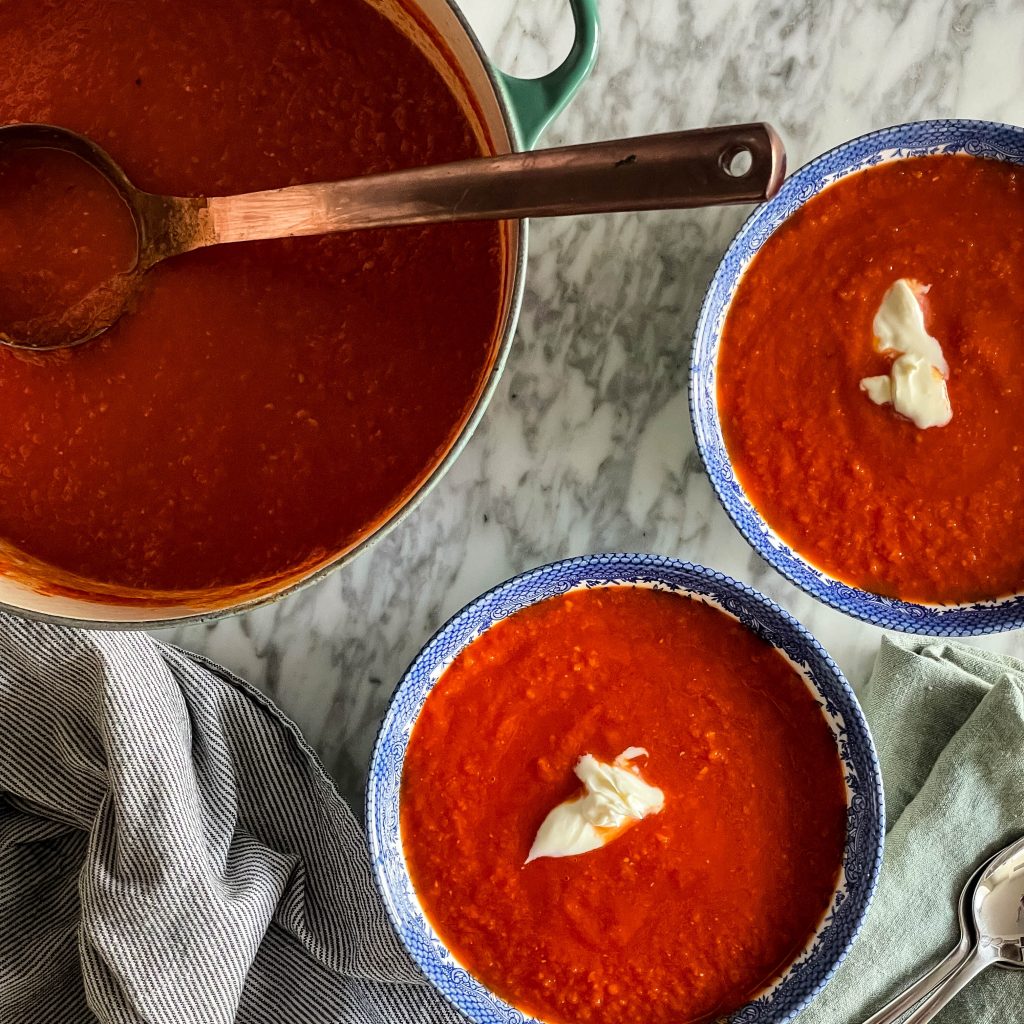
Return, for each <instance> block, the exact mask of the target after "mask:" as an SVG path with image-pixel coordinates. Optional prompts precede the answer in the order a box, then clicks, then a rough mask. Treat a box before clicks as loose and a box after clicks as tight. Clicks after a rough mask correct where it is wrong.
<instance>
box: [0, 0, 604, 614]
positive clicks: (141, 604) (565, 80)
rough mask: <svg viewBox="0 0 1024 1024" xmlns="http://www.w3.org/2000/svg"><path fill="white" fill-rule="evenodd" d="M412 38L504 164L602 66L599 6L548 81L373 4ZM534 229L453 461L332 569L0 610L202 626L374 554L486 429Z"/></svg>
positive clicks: (448, 26) (38, 598)
mask: <svg viewBox="0 0 1024 1024" xmlns="http://www.w3.org/2000/svg"><path fill="white" fill-rule="evenodd" d="M368 2H370V3H371V4H372V5H373V6H374V7H376V8H378V9H379V10H380V11H381V13H382V14H384V15H385V16H386V17H387V18H389V19H390V20H391V21H392V22H394V23H395V24H396V25H397V27H398V28H399V29H400V30H401V31H402V32H403V33H404V34H405V35H407V36H408V37H410V38H411V39H412V40H413V41H414V42H415V43H416V44H417V45H418V46H419V47H420V49H421V50H423V51H424V52H425V53H426V55H427V56H428V57H429V58H430V60H431V62H432V63H433V64H434V66H435V67H436V68H437V69H438V70H439V71H440V72H441V73H442V75H443V76H444V77H445V79H446V81H447V82H448V84H449V86H450V88H451V89H452V91H453V92H454V93H455V95H456V96H457V98H458V99H459V102H460V103H461V105H462V107H463V109H464V110H465V111H466V112H467V114H468V115H469V116H470V120H471V122H472V123H473V124H474V127H475V129H476V130H477V132H478V134H479V135H480V137H481V139H482V140H483V141H484V143H485V147H486V148H489V149H491V150H492V151H493V152H494V153H496V154H501V153H511V152H517V151H522V150H528V149H532V148H533V147H534V146H535V145H536V143H537V140H538V139H539V138H540V136H541V133H542V132H543V131H544V129H545V128H546V127H547V126H548V125H549V124H550V123H551V121H552V120H553V119H554V118H555V117H556V116H557V115H558V113H559V112H560V111H561V110H562V109H563V108H564V107H565V105H566V104H567V103H568V102H569V101H570V100H571V99H572V97H573V96H574V95H575V93H576V91H577V90H578V89H579V87H580V86H581V85H582V84H583V82H584V80H585V79H586V77H587V75H588V74H589V72H590V70H591V68H592V67H593V65H594V60H595V58H596V56H597V37H598V20H597V0H567V2H568V3H569V5H570V7H571V9H572V15H573V20H574V22H575V36H574V39H573V43H572V47H571V49H570V50H569V53H568V55H567V56H566V57H565V59H564V60H563V61H562V62H561V63H560V64H559V65H558V67H556V68H555V69H554V70H553V71H551V72H550V73H549V74H546V75H542V76H541V77H540V78H534V79H525V78H515V77H513V76H512V75H508V74H506V73H505V72H503V71H501V70H499V69H498V68H496V67H495V66H494V65H493V63H492V62H491V61H490V59H489V58H488V56H487V54H486V53H485V52H484V49H483V47H482V46H481V45H480V42H479V40H478V39H477V38H476V36H475V34H474V33H473V30H472V29H471V28H470V27H469V24H468V23H467V21H466V19H465V16H464V15H463V14H462V12H461V11H460V10H459V9H458V7H457V6H456V5H455V3H454V2H453V0H399V2H396V0H368ZM526 246H527V224H526V221H513V222H509V223H508V225H507V234H506V257H505V278H504V287H503V299H502V309H501V312H500V321H499V322H500V328H499V331H498V335H497V343H496V345H495V348H494V356H493V360H492V363H491V367H490V372H489V373H488V376H487V380H486V382H485V384H484V386H483V388H482V389H481V392H480V394H479V397H478V398H477V401H476V404H475V405H474V407H473V409H472V410H471V411H470V413H469V415H468V416H467V418H466V420H465V422H464V423H463V425H462V428H461V430H460V431H459V433H458V435H457V436H456V438H455V439H454V442H453V443H452V444H451V446H450V448H449V449H448V451H447V452H446V453H445V454H444V455H443V457H442V458H440V459H439V460H438V462H437V464H436V465H435V466H434V469H433V471H432V472H431V473H430V475H429V476H428V477H427V478H426V479H425V480H424V481H423V482H422V484H420V486H419V487H418V489H417V490H416V491H415V492H414V493H412V494H410V495H409V496H408V497H407V499H406V500H405V503H404V504H403V505H402V506H401V507H400V508H398V509H397V510H395V512H394V513H393V514H392V515H391V516H390V517H389V518H388V519H386V520H385V521H384V522H382V523H381V524H379V526H378V527H377V529H376V530H375V531H374V532H373V533H372V534H370V535H369V536H366V537H364V538H363V539H362V540H361V541H359V542H358V543H357V544H355V545H354V546H353V547H351V548H350V549H348V550H346V551H343V552H341V553H340V554H338V555H337V557H334V558H333V559H331V560H330V561H328V562H326V563H325V564H322V565H319V566H316V567H314V568H313V569H311V570H310V571H308V572H306V573H304V574H303V575H301V576H298V577H293V578H290V579H287V580H285V581H284V582H282V583H280V584H275V585H273V586H272V587H270V588H268V589H263V590H260V591H258V592H255V593H247V592H245V591H243V592H242V593H241V594H240V595H237V596H232V597H229V598H224V599H223V600H222V602H221V603H219V604H207V603H204V604H203V605H202V606H201V607H197V606H196V605H190V604H186V603H180V602H179V603H175V602H173V601H170V600H157V599H154V600H153V601H152V602H149V601H147V600H145V599H138V598H135V599H133V600H132V601H131V603H125V602H123V601H122V602H115V601H110V600H107V599H105V598H103V597H101V596H96V597H92V596H89V597H85V596H76V595H64V594H62V593H59V592H54V591H53V590H47V589H38V590H37V589H34V588H32V587H29V586H26V585H25V584H23V583H20V582H18V581H17V580H15V579H13V578H11V577H4V576H2V575H0V608H6V609H8V610H11V611H14V612H17V613H18V614H21V615H26V616H28V617H30V618H37V619H45V620H48V621H55V622H62V623H67V624H72V625H80V626H88V627H99V628H106V629H125V628H127V629H130V628H154V627H157V626H170V625H178V624H182V623H187V622H200V621H204V620H207V619H211V618H219V617H221V616H224V615H228V614H232V613H235V612H241V611H247V610H249V609H251V608H254V607H257V606H258V605H261V604H266V603H267V602H270V601H273V600H276V599H278V598H280V597H283V596H285V595H286V594H290V593H293V592H294V591H296V590H298V589H299V588H301V587H304V586H308V585H309V584H311V583H314V582H316V581H317V580H319V579H321V578H322V577H323V576H325V575H327V573H330V572H334V571H335V570H337V569H339V568H341V566H343V565H345V564H346V563H348V562H349V561H350V560H351V559H353V558H355V557H356V556H357V555H358V554H360V553H362V552H363V551H366V550H367V549H368V548H370V547H371V546H372V545H373V544H375V543H376V542H377V541H379V540H380V539H381V538H382V537H384V536H386V535H387V533H388V532H389V531H390V530H392V529H394V528H395V527H396V526H397V525H398V524H399V523H400V522H402V520H403V519H405V517H406V516H408V515H409V514H410V512H412V511H413V509H414V508H415V507H416V506H417V505H418V504H419V502H420V501H421V500H422V499H423V497H424V496H425V495H426V494H427V493H428V492H429V491H430V489H431V488H432V487H433V486H434V484H436V483H437V481H438V480H440V478H441V477H442V476H443V475H444V473H445V472H446V471H447V470H448V468H449V467H450V466H451V465H452V463H453V462H454V461H455V459H456V458H458V456H459V454H460V452H461V451H462V449H463V448H464V447H465V445H466V442H467V441H468V440H469V438H470V437H471V436H472V433H473V430H474V429H475V428H476V426H477V424H478V423H479V422H480V419H481V417H482V416H483V414H484V410H485V409H486V407H487V403H488V402H489V401H490V398H491V396H492V395H493V393H494V390H495V388H496V386H497V383H498V380H499V378H500V376H501V372H502V369H503V368H504V365H505V361H506V359H507V358H508V353H509V350H510V348H511V346H512V339H513V336H514V334H515V329H516V321H517V320H518V317H519V309H520V306H521V304H522V297H523V285H524V280H525V271H526Z"/></svg>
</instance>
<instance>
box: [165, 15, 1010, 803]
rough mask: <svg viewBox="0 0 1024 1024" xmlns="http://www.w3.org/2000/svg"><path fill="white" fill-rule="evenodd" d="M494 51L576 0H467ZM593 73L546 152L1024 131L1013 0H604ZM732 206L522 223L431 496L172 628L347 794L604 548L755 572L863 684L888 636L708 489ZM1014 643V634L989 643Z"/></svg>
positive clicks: (542, 64) (506, 51)
mask: <svg viewBox="0 0 1024 1024" xmlns="http://www.w3.org/2000/svg"><path fill="white" fill-rule="evenodd" d="M463 8H464V10H465V11H466V12H467V14H468V15H469V17H470V20H471V22H472V23H473V24H474V26H475V27H476V28H477V30H478V32H479V34H480V37H481V39H482V40H483V42H484V43H485V44H486V45H487V46H488V47H489V49H490V52H491V53H493V54H494V55H495V57H496V59H497V62H498V63H499V64H500V65H501V66H502V67H504V68H505V69H506V70H509V71H513V72H516V73H519V74H525V75H531V74H538V73H540V72H543V71H544V70H546V69H547V68H548V67H549V66H552V65H553V64H555V63H556V62H557V59H558V58H560V56H561V55H562V54H563V53H564V52H565V51H566V50H567V48H568V45H569V39H570V36H571V18H570V16H569V13H568V6H567V3H566V2H565V0H464V3H463ZM601 13H602V21H603V26H602V27H603V39H602V45H601V53H600V57H599V60H598V65H597V68H596V70H595V72H594V75H593V77H592V78H591V80H590V81H589V82H588V83H587V84H586V85H585V86H584V88H583V90H582V91H581V93H580V94H579V96H578V97H577V98H576V99H575V101H574V102H573V104H572V105H571V106H570V107H569V109H568V110H567V111H566V112H565V113H564V114H563V116H562V117H561V119H560V120H559V121H558V122H557V123H556V124H555V125H554V126H553V127H552V129H551V130H550V131H549V133H548V135H547V138H546V142H547V143H548V144H557V143H569V142H583V141H589V140H597V139H601V138H611V137H614V136H620V135H635V134H642V133H644V132H654V131H668V130H673V129H678V128H683V127H697V126H700V125H706V124H722V123H726V122H729V121H734V120H735V121H750V120H758V119H764V120H769V121H771V122H772V123H774V124H775V126H776V127H777V128H778V129H779V131H780V132H781V134H782V136H783V138H784V139H785V142H786V144H787V147H788V151H789V157H790V166H792V167H796V166H798V165H800V164H802V163H804V162H806V161H807V160H808V159H810V158H811V157H813V156H814V155H816V154H818V153H820V152H821V151H822V150H824V149H827V148H828V147H830V146H831V145H833V144H835V143H837V142H840V141H842V140H844V139H847V138H849V137H851V136H853V135H857V134H860V133H861V132H864V131H868V130H870V129H873V128H878V127H882V126H884V125H887V124H892V123H896V122H899V121H904V120H910V119H914V118H919V117H934V116H965V117H982V118H991V119H997V120H1004V121H1011V122H1015V123H1018V124H1019V123H1024V5H1022V4H1021V3H1020V2H1019V0H997V2H976V0H966V2H963V0H956V2H953V0H857V2H854V3H829V4H825V3H821V4H819V3H815V2H814V0H802V2H796V0H601ZM745 214H746V211H745V210H742V209H730V210H704V211H692V212H673V213H654V214H642V215H621V216H609V217H603V218H580V219H575V220H561V221H548V222H543V223H542V222H535V223H534V225H533V226H532V238H531V246H530V259H529V275H528V281H527V292H526V301H525V305H524V309H523V315H522V318H521V321H520V326H519V332H518V337H517V339H516V343H515V346H514V349H513V352H512V356H511V359H510V361H509V365H508V368H507V370H506V372H505V375H504V377H503V379H502V381H501V383H500V386H499V388H498V391H497V394H496V395H495V398H494V400H493V401H492V403H491V406H490V409H489V410H488V413H487V415H486V417H485V419H484V421H483V424H482V425H481V427H480V428H479V429H478V430H477V432H476V435H475V436H474V437H473V439H472V440H471V441H470V443H469V445H468V447H467V448H466V450H465V452H464V454H463V455H462V457H461V459H460V460H459V461H458V462H457V463H456V465H455V466H454V468H453V469H452V470H451V471H450V472H449V473H448V475H447V477H446V478H445V479H444V480H443V481H442V482H441V484H440V485H439V486H438V487H437V488H436V489H435V490H434V491H433V492H432V493H431V494H430V495H429V496H428V497H427V499H426V500H425V501H424V502H423V503H422V505H421V506H420V507H419V509H418V510H417V511H416V512H415V513H414V515H412V516H411V517H410V518H408V519H407V520H406V521H405V523H403V524H402V526H401V527H399V528H398V529H397V530H396V531H394V532H393V533H392V534H391V535H390V536H389V537H388V538H386V539H385V540H384V541H383V542H382V543H381V544H379V545H378V546H377V547H376V548H374V549H373V550H372V551H371V552H369V553H368V554H366V555H364V556H362V557H361V558H359V559H357V560H356V561H355V562H354V563H353V564H352V565H351V566H350V567H349V568H347V569H345V570H343V571H342V572H341V573H338V574H335V575H334V576H333V577H331V578H329V579H327V580H325V581H324V582H322V583H321V584H320V585H318V586H316V587H314V588H312V589H309V590H306V591H305V592H303V593H300V594H298V595H296V596H294V597H292V598H290V599H287V600H284V601H282V602H280V603H278V604H276V605H272V606H269V607H266V608H263V609H261V610H258V611H256V612H253V613H251V614H248V615H245V616H241V617H236V618H230V619H226V620H222V621H220V622H217V623H214V624H211V625H207V626H196V627H188V628H180V629H174V630H167V631H164V632H163V633H162V634H161V635H163V636H165V637H166V638H169V639H171V640H173V641H175V642H177V643H179V644H181V645H183V646H185V647H188V648H191V649H192V650H196V651H202V652H204V653H206V654H208V655H209V656H211V657H213V658H215V659H217V660H219V661H221V662H222V663H224V664H225V665H227V666H229V667H230V668H232V669H233V670H235V671H237V672H239V673H240V674H242V675H244V676H246V677H247V678H249V679H250V680H252V681H253V682H255V683H256V684H258V685H259V686H261V687H262V688H263V689H265V690H266V691H267V692H268V693H270V694H271V695H272V696H273V697H274V698H275V699H276V700H277V701H278V702H279V703H280V705H281V707H282V708H283V709H284V710H285V711H286V712H287V713H288V714H289V715H290V716H292V717H293V718H294V719H295V721H296V722H298V724H299V725H300V727H301V728H302V729H303V731H304V732H305V733H306V735H307V737H308V738H309V740H310V741H311V742H312V743H313V745H314V746H315V747H316V748H317V749H318V750H319V751H320V753H321V755H322V756H323V758H324V761H325V763H326V764H327V766H328V768H329V769H330V770H331V771H332V772H333V774H334V776H335V777H336V779H337V781H338V784H339V786H340V788H341V791H342V792H343V794H344V795H346V796H347V797H348V798H349V799H350V800H351V801H352V802H353V804H354V806H356V807H357V808H360V807H361V805H362V779H363V775H364V772H365V768H366V764H367V760H368V757H369V753H370V748H371V745H372V743H373V738H374V734H375V731H376V728H377V724H378V722H379V720H380V717H381V715H382V713H383V711H384V708H385V706H386V703H387V700H388V696H389V694H390V692H391V690H392V688H393V687H394V685H395V683H396V681H397V680H398V679H399V677H400V676H401V674H402V672H403V670H404V669H405V668H406V666H407V665H408V663H409V662H410V660H411V659H412V658H413V657H414V655H415V654H416V652H417V650H418V649H419V648H420V646H421V645H422V644H423V642H424V641H425V640H426V639H427V638H428V637H429V636H430V634H431V633H432V632H433V630H434V629H435V628H436V627H437V626H438V625H440V624H441V623H442V622H443V621H444V619H445V618H447V617H448V616H449V615H450V614H451V613H453V612H454V611H456V610H457V609H458V608H459V607H461V606H462V605H463V604H464V603H466V602H467V601H468V600H470V599H471V598H473V597H474V596H475V595H477V594H478V593H480V592H481V591H482V590H484V589H486V588H488V587H489V586H491V585H492V584H494V583H496V582H498V581H499V580H502V579H504V578H506V577H507V576H509V575H511V574H513V573H515V572H519V571H521V570H523V569H527V568H530V567H532V566H534V565H537V564H540V563H542V562H545V561H549V560H552V559H555V558H561V557H564V556H567V555H573V554H581V553H585V552H591V551H598V550H644V551H654V552H659V553H664V554H671V555H678V556H683V557H685V558H687V559H690V560H693V561H697V562H701V563H703V564H705V565H710V566H714V567H716V568H719V569H722V570H724V571H726V572H728V573H730V574H732V575H733V576H735V577H737V578H739V579H741V580H745V581H746V582H748V583H751V584H753V585H754V586H756V587H758V588H759V589H760V590H762V591H764V592H765V593H767V594H768V595H770V596H771V597H773V598H774V599H775V600H777V601H778V602H779V603H780V604H781V605H782V606H783V607H785V608H787V609H788V610H789V611H791V612H792V613H793V614H794V615H796V616H797V618H799V619H800V620H801V621H802V622H803V623H804V624H805V625H807V626H808V628H810V629H811V631H812V632H814V633H815V634H816V635H817V636H818V638H819V639H820V640H821V641H822V643H823V644H824V645H825V647H826V648H827V649H828V650H829V651H830V652H831V653H832V654H833V656H834V657H835V658H836V660H837V661H838V663H839V664H840V666H841V667H842V668H843V670H844V671H845V672H846V673H847V675H848V677H849V678H850V680H851V682H852V683H853V684H854V686H855V687H859V686H860V685H862V684H863V682H864V681H865V679H866V678H867V674H868V672H869V670H870V666H871V663H872V660H873V657H874V653H875V651H876V649H877V646H878V642H879V638H880V637H881V635H882V634H881V631H880V630H878V629H875V628H873V627H871V626H867V625H864V624H862V623H859V622H857V621H855V620H853V619H851V618H848V617H846V616H844V615H841V614H839V613H837V612H833V611H831V610H830V609H828V608H826V607H825V606H823V605H821V604H819V603H817V602H816V601H814V600H813V599H812V598H810V597H808V596H806V595H804V594H803V593H802V592H800V591H798V590H797V589H796V588H795V587H793V586H791V585H790V584H789V583H788V582H786V581H785V580H783V579H782V578H781V577H780V576H779V575H778V574H777V573H775V572H774V571H773V570H771V569H770V568H768V567H767V566H766V565H765V564H764V563H763V562H762V561H761V560H760V559H759V558H758V557H757V556H755V555H754V554H753V553H752V552H751V550H750V549H749V548H748V547H747V545H746V543H745V542H744V541H743V539H742V538H741V537H740V535H739V533H738V532H737V531H736V530H735V529H734V528H733V526H732V524H731V523H730V521H729V520H728V518H727V517H726V514H725V512H724V511H723V510H722V509H721V508H720V506H719V505H718V503H717V501H716V500H715V498H714V497H713V495H712V491H711V488H710V485H709V484H708V482H707V480H706V478H705V476H704V474H703V472H702V470H701V466H700V461H699V459H698V457H697V455H696V452H695V450H694V445H693V437H692V434H691V431H690V425H689V418H688V413H687V404H686V373H687V363H688V356H689V347H690V340H689V339H690V334H691V332H692V329H693V326H694V323H695V320H696V315H697V309H698V306H699V303H700V300H701V296H702V292H703V289H704V287H705V285H706V284H707V282H708V280H709V278H710V276H711V274H712V272H713V270H714V267H715V265H716V263H717V261H718V259H719V257H720V256H721V254H722V252H723V251H724V249H725V247H726V246H727V244H728V242H729V240H730V238H731V237H732V234H733V233H734V232H735V230H736V228H737V227H738V226H739V224H740V222H741V220H742V219H743V217H744V216H745ZM978 643H979V644H980V645H982V646H985V647H991V648H994V649H999V650H1004V651H1009V652H1013V653H1017V654H1019V655H1022V656H1024V632H1017V633H1011V634H1004V635H1002V636H999V637H995V638H991V639H987V640H983V641H978Z"/></svg>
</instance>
